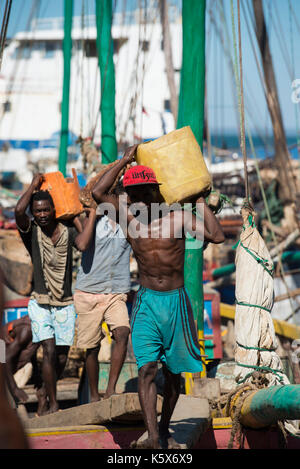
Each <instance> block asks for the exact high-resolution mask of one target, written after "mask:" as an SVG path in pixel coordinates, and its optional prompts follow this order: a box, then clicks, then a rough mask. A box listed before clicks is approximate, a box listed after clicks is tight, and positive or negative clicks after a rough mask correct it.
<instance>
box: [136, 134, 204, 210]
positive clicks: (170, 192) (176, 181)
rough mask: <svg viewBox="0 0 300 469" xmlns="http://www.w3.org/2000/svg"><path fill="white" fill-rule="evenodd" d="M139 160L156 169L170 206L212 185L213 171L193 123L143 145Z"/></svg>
mask: <svg viewBox="0 0 300 469" xmlns="http://www.w3.org/2000/svg"><path fill="white" fill-rule="evenodd" d="M136 161H137V163H138V164H141V165H145V166H149V167H150V168H152V169H153V171H154V172H155V175H156V178H157V180H158V182H159V183H161V186H159V188H160V192H161V195H162V196H163V198H164V200H165V202H166V203H167V204H169V205H171V204H173V203H175V202H179V203H183V202H187V201H188V200H190V199H191V198H192V197H193V196H195V195H197V194H200V193H201V192H204V191H207V190H209V189H210V188H211V177H210V174H209V172H208V170H207V167H206V164H205V160H204V158H203V155H202V151H201V148H200V146H199V144H198V142H197V140H196V138H195V136H194V134H193V132H192V129H191V128H190V126H186V127H182V128H181V129H177V130H173V131H172V132H170V133H168V134H166V135H163V136H162V137H159V138H157V139H156V140H153V141H150V142H146V143H142V144H140V145H139V146H138V148H137V155H136Z"/></svg>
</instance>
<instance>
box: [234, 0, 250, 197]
mask: <svg viewBox="0 0 300 469" xmlns="http://www.w3.org/2000/svg"><path fill="white" fill-rule="evenodd" d="M237 7H238V8H237V10H238V46H239V64H238V57H237V46H236V35H235V22H234V10H233V0H231V21H232V33H233V43H234V53H235V73H236V78H237V83H238V100H239V110H240V140H241V142H240V143H241V148H242V154H243V162H244V173H245V176H244V179H245V198H246V200H247V203H248V204H249V203H250V192H249V180H248V171H247V154H246V140H245V112H244V88H243V65H242V39H241V14H240V0H237ZM238 65H239V72H238Z"/></svg>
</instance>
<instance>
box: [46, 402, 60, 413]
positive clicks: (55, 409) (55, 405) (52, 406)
mask: <svg viewBox="0 0 300 469" xmlns="http://www.w3.org/2000/svg"><path fill="white" fill-rule="evenodd" d="M58 411H59V405H58V402H54V403H53V404H50V405H49V410H48V412H47V414H54V412H58Z"/></svg>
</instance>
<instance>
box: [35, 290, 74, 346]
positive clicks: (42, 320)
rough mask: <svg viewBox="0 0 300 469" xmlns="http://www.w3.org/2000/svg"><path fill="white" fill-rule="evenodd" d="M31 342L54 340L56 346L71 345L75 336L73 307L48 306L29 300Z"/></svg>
mask: <svg viewBox="0 0 300 469" xmlns="http://www.w3.org/2000/svg"><path fill="white" fill-rule="evenodd" d="M28 315H29V317H30V320H31V330H32V342H34V343H37V342H41V341H42V340H47V339H53V338H55V344H56V345H69V346H71V345H73V341H74V335H75V309H74V305H72V304H71V305H67V306H50V305H42V304H40V303H37V301H36V300H35V299H31V300H30V301H29V303H28Z"/></svg>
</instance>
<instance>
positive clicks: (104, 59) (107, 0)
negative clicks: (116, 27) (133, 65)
mask: <svg viewBox="0 0 300 469" xmlns="http://www.w3.org/2000/svg"><path fill="white" fill-rule="evenodd" d="M112 3H113V2H112V0H96V24H97V49H98V62H99V68H100V77H101V94H100V100H101V101H100V111H101V152H102V163H104V164H108V163H112V162H113V161H115V159H116V158H117V155H118V148H117V141H116V135H115V134H116V125H115V69H114V62H113V40H112V37H111V26H112Z"/></svg>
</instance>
